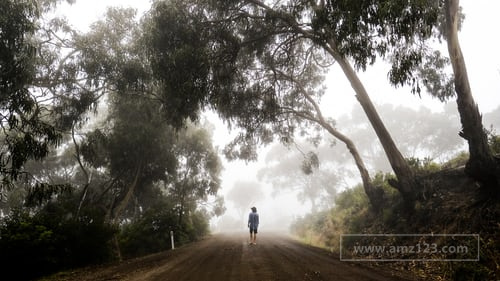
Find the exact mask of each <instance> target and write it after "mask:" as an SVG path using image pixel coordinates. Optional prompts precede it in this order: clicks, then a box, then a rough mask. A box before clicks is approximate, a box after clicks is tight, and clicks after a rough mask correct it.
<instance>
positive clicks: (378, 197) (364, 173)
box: [295, 84, 384, 212]
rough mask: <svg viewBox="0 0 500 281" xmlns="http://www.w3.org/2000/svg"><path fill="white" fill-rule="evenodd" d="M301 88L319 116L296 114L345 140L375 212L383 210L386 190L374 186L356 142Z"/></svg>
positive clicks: (300, 86) (342, 140)
mask: <svg viewBox="0 0 500 281" xmlns="http://www.w3.org/2000/svg"><path fill="white" fill-rule="evenodd" d="M298 87H299V88H300V91H301V92H302V94H303V96H304V97H305V98H306V99H307V100H308V101H309V102H310V103H311V104H312V106H313V107H314V110H315V111H316V116H317V117H312V116H311V117H309V116H305V115H303V114H301V113H298V112H296V113H295V114H297V115H299V116H301V117H303V118H306V119H308V120H310V121H313V122H316V123H317V124H319V125H320V126H321V127H323V128H324V129H325V130H327V131H328V132H329V133H330V134H331V135H332V136H334V137H335V138H337V139H338V140H340V141H341V142H343V143H344V144H345V145H346V147H347V149H348V150H349V152H350V153H351V155H352V157H353V158H354V163H355V164H356V167H357V168H358V171H359V174H360V175H361V180H362V182H363V188H364V190H365V193H366V195H367V196H368V199H369V200H370V204H371V205H372V207H373V210H374V211H375V212H378V211H380V210H382V207H383V206H382V205H383V203H384V202H383V197H384V191H383V189H382V188H381V187H378V186H374V185H373V183H372V180H371V178H370V174H369V173H368V170H367V169H366V167H365V163H364V162H363V159H362V158H361V155H359V152H358V149H357V148H356V146H355V145H354V142H352V140H351V139H350V138H348V137H347V136H345V135H344V134H342V133H341V132H339V131H338V130H336V129H335V128H334V127H333V126H332V125H330V123H328V122H327V121H326V120H325V118H324V116H323V113H322V112H321V109H320V107H319V105H318V103H317V102H316V101H315V100H314V99H313V98H312V97H311V96H310V95H309V94H308V93H307V92H306V90H305V89H304V87H303V86H302V85H300V84H299V85H298Z"/></svg>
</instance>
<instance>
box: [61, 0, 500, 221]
mask: <svg viewBox="0 0 500 281" xmlns="http://www.w3.org/2000/svg"><path fill="white" fill-rule="evenodd" d="M461 5H462V7H463V11H464V13H465V14H466V19H465V22H464V24H463V27H462V30H461V32H460V34H459V38H460V44H461V47H462V51H463V53H464V56H465V60H466V65H467V69H468V74H469V79H470V83H471V87H472V91H473V94H474V98H475V100H476V102H477V103H478V105H479V108H480V110H481V112H483V113H486V112H490V111H492V110H494V109H495V108H497V107H498V106H500V52H498V50H500V37H499V36H498V28H499V27H500V24H499V17H498V11H499V10H500V1H494V0H489V1H487V0H466V1H464V0H462V1H461ZM107 6H121V7H134V8H136V9H138V11H139V15H141V14H142V13H144V12H145V11H147V10H148V9H149V7H150V1H148V0H77V1H76V4H74V5H71V6H69V5H67V4H63V5H61V7H60V8H59V10H58V14H63V15H65V16H66V17H67V18H68V20H69V21H70V23H71V24H72V25H74V26H75V27H77V28H78V29H80V30H82V31H87V30H88V26H89V25H90V23H92V22H94V21H96V20H97V19H99V18H101V17H102V15H103V13H104V12H105V9H106V7H107ZM387 71H388V68H387V66H385V65H383V64H377V65H376V66H373V67H369V68H368V69H367V71H366V72H365V73H360V74H359V75H360V78H361V81H362V82H363V83H364V85H365V88H366V89H367V90H368V93H369V94H370V96H371V98H372V100H373V101H374V102H375V104H383V103H392V104H396V105H400V104H403V105H406V106H409V107H413V108H418V107H420V106H426V107H429V108H431V109H432V110H435V111H440V110H441V108H442V107H443V104H442V103H440V102H439V101H438V100H436V99H432V98H430V97H429V96H427V95H426V94H425V93H424V94H422V98H419V97H418V96H413V95H412V94H411V93H410V91H409V90H408V89H405V88H399V89H394V88H392V87H391V86H389V84H388V81H387ZM327 85H328V91H327V94H326V96H325V97H324V99H323V102H322V104H321V106H322V109H323V111H324V112H323V113H324V114H325V115H327V116H331V117H334V118H335V117H339V116H340V115H342V114H346V113H349V112H350V111H351V109H352V107H353V106H358V105H357V102H356V100H355V98H354V94H353V90H352V89H351V87H350V85H349V83H348V82H347V79H346V78H345V77H344V76H343V75H342V74H341V73H340V70H339V69H337V68H335V67H334V68H333V69H332V71H331V74H330V75H329V76H328V77H327ZM498 117H499V118H500V116H498ZM382 118H383V116H382ZM214 123H215V124H216V131H215V136H214V143H215V145H217V146H219V147H223V146H224V145H225V144H226V143H227V142H229V141H230V140H231V138H230V136H229V135H228V134H229V133H228V132H227V130H226V128H225V127H224V126H223V125H222V123H221V122H220V121H215V120H214ZM264 156H265V155H261V156H260V159H259V161H258V162H256V163H249V164H245V163H243V162H242V161H234V162H230V163H228V162H227V161H225V160H224V166H225V170H224V172H223V174H222V179H223V184H222V186H223V188H222V193H223V194H226V193H227V191H228V190H229V189H231V188H232V187H233V186H234V183H235V182H236V181H240V180H243V181H256V173H257V171H258V169H260V167H262V165H263V158H264ZM298 165H299V164H297V171H296V172H300V171H299V170H298V169H299V166H298ZM262 185H263V186H265V188H266V189H267V190H269V193H270V189H271V188H270V187H269V186H268V185H267V186H266V185H265V184H264V183H262ZM226 203H227V205H228V206H227V207H228V209H229V210H228V214H232V215H233V216H234V214H235V212H234V211H232V210H231V209H230V207H231V206H230V205H229V204H228V202H226ZM256 205H257V206H258V207H260V208H259V212H260V213H261V216H262V217H263V218H262V220H263V224H262V225H263V227H265V225H266V223H265V221H266V219H265V218H266V217H271V216H275V215H276V214H291V215H301V214H303V213H305V212H307V211H308V208H309V206H307V205H303V204H299V203H298V202H297V200H296V198H295V195H293V194H289V195H287V196H286V197H285V196H282V197H277V198H273V199H271V198H270V199H268V200H266V201H265V202H256ZM249 207H250V206H249ZM268 221H269V220H268ZM242 226H244V222H242Z"/></svg>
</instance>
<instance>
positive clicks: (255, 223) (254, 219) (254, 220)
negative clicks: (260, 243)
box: [248, 212, 259, 229]
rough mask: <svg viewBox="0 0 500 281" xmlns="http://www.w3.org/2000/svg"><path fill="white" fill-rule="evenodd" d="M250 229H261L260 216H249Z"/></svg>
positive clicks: (252, 213) (251, 214) (252, 214)
mask: <svg viewBox="0 0 500 281" xmlns="http://www.w3.org/2000/svg"><path fill="white" fill-rule="evenodd" d="M248 227H250V228H252V229H256V228H257V227H259V214H257V213H254V212H251V213H250V214H249V215H248Z"/></svg>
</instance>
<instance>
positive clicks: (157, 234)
mask: <svg viewBox="0 0 500 281" xmlns="http://www.w3.org/2000/svg"><path fill="white" fill-rule="evenodd" d="M177 220H178V218H177V216H176V214H175V213H174V212H173V211H172V209H171V208H165V207H163V208H161V207H154V208H151V209H149V210H147V211H146V212H144V214H143V215H142V216H141V217H140V218H139V219H137V220H136V221H133V222H131V223H129V224H126V225H124V226H123V227H122V230H121V232H120V236H119V241H120V249H121V251H122V255H123V257H125V258H131V257H138V256H142V255H146V254H150V253H155V252H160V251H164V250H166V249H168V248H170V247H171V245H170V231H171V230H172V231H175V232H177V231H176V230H177V229H176V224H177Z"/></svg>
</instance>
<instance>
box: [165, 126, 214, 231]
mask: <svg viewBox="0 0 500 281" xmlns="http://www.w3.org/2000/svg"><path fill="white" fill-rule="evenodd" d="M172 150H173V153H174V155H175V156H176V158H177V162H176V163H177V165H176V168H175V171H174V172H173V173H172V174H171V180H170V181H169V182H166V188H167V191H168V194H169V195H170V196H171V197H172V198H174V202H175V204H176V210H177V213H178V219H179V225H182V223H183V219H184V218H185V217H189V215H190V214H191V213H193V212H194V211H195V210H196V209H197V207H198V206H200V205H201V204H203V203H204V202H207V200H208V199H209V197H210V196H216V195H217V192H218V190H219V188H220V185H221V179H220V173H221V171H222V164H221V161H220V159H219V156H218V154H217V151H216V150H215V149H214V147H213V146H212V142H211V135H210V134H209V133H208V132H207V130H205V129H203V128H198V127H195V126H194V125H189V126H187V127H186V128H185V129H183V130H180V131H178V134H177V139H176V141H175V143H174V144H173V146H172ZM219 200H220V199H219ZM217 203H219V205H218V206H217V205H216V206H214V207H215V208H220V207H221V206H220V203H221V202H216V204H217ZM215 212H216V215H220V213H217V210H216V211H215Z"/></svg>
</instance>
